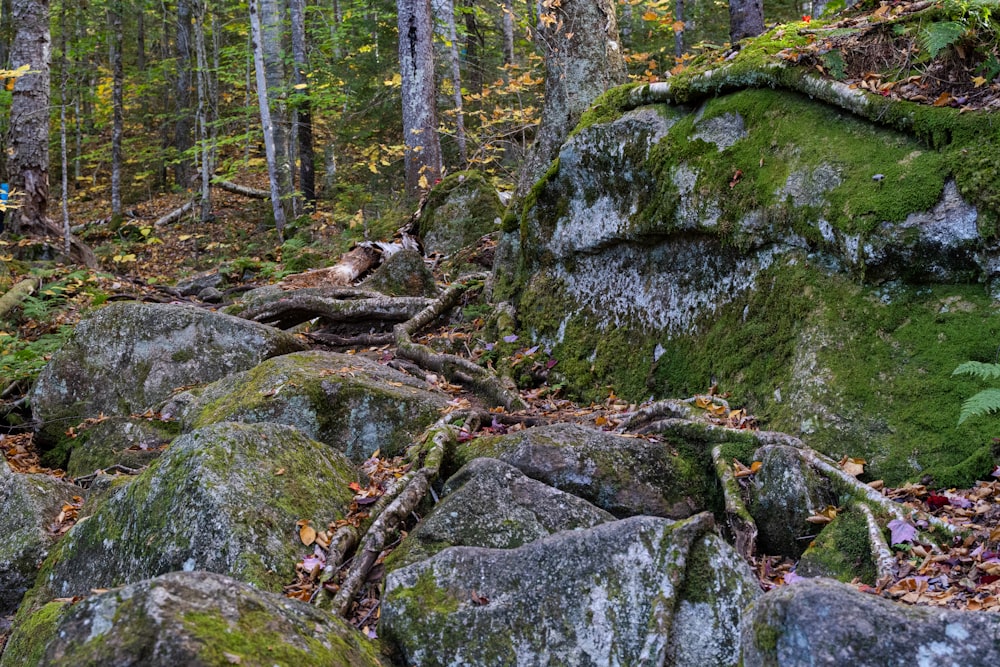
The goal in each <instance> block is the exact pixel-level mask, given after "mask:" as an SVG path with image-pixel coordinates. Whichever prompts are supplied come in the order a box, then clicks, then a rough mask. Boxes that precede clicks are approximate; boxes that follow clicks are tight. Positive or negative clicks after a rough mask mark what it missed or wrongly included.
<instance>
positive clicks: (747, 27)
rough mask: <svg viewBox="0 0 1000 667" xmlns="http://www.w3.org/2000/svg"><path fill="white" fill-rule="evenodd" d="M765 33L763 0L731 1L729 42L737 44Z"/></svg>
mask: <svg viewBox="0 0 1000 667" xmlns="http://www.w3.org/2000/svg"><path fill="white" fill-rule="evenodd" d="M762 32H764V3H763V2H762V0H729V40H730V42H731V43H732V44H733V45H734V46H735V45H736V42H738V41H740V40H741V39H746V38H747V37H756V36H757V35H759V34H761V33H762Z"/></svg>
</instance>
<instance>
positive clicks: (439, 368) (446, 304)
mask: <svg viewBox="0 0 1000 667" xmlns="http://www.w3.org/2000/svg"><path fill="white" fill-rule="evenodd" d="M485 277H486V274H475V275H472V276H466V277H465V278H464V282H459V283H456V284H454V285H452V286H451V287H449V288H448V289H447V290H445V292H444V294H442V295H441V296H439V297H438V298H437V299H435V300H434V301H433V302H431V303H430V304H429V305H428V306H427V307H426V308H424V309H423V310H422V311H420V312H419V313H417V314H416V315H415V316H414V317H413V318H412V319H410V320H408V321H406V322H404V323H402V324H397V325H396V326H395V328H394V329H393V335H394V336H395V339H396V352H397V354H398V355H399V356H401V357H404V358H406V359H409V360H410V361H414V362H416V363H417V364H418V365H419V366H420V367H421V368H424V369H426V370H429V371H434V372H435V373H441V374H443V375H444V376H445V377H446V378H447V379H448V380H449V381H450V382H457V383H460V384H463V385H466V386H468V387H470V388H471V389H472V390H473V391H474V392H475V393H476V394H478V395H480V396H482V397H483V398H485V399H486V400H488V401H490V402H491V403H493V404H494V405H501V406H503V407H504V408H505V409H507V410H523V409H524V408H525V407H526V406H525V404H524V401H522V400H521V397H520V396H518V395H517V392H515V391H514V390H513V389H509V388H507V387H505V386H504V385H503V383H502V382H501V380H500V378H498V377H497V376H496V375H495V374H494V373H492V372H490V371H489V370H487V369H485V368H483V367H482V366H478V365H476V364H475V363H473V362H471V361H469V360H468V359H463V358H462V357H458V356H455V355H453V354H444V353H441V352H436V351H434V350H433V349H431V348H429V347H427V346H426V345H420V344H419V343H414V342H413V340H412V338H411V336H412V335H413V334H415V333H416V332H417V331H419V330H420V329H421V328H423V327H425V326H427V325H428V324H430V323H431V322H433V321H434V320H435V319H437V318H438V317H440V316H441V315H443V314H445V313H447V312H448V311H449V310H451V309H452V308H453V307H455V305H456V304H457V303H458V299H459V297H460V296H461V295H462V294H463V293H464V292H465V291H466V290H467V289H468V288H469V284H468V283H469V282H471V281H473V280H482V279H484V278H485Z"/></svg>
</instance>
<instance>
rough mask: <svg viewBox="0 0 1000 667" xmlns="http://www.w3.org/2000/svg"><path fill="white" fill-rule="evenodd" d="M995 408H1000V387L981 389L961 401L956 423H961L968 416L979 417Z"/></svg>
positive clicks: (993, 410) (995, 409)
mask: <svg viewBox="0 0 1000 667" xmlns="http://www.w3.org/2000/svg"><path fill="white" fill-rule="evenodd" d="M997 410H1000V389H983V390H982V391H981V392H979V393H978V394H976V395H975V396H973V397H972V398H970V399H968V400H966V401H965V402H964V403H962V412H961V413H960V414H959V415H958V423H959V424H961V423H962V422H964V421H965V420H966V419H968V418H969V417H979V416H981V415H987V414H989V413H991V412H996V411H997Z"/></svg>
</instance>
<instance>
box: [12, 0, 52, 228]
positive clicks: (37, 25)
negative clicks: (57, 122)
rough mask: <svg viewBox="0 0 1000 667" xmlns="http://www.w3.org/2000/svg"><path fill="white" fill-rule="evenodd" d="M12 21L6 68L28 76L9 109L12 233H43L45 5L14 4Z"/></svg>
mask: <svg viewBox="0 0 1000 667" xmlns="http://www.w3.org/2000/svg"><path fill="white" fill-rule="evenodd" d="M13 18H14V25H15V27H16V29H17V34H16V35H15V37H14V43H13V45H12V49H11V67H13V68H15V69H16V68H18V67H20V66H21V65H28V66H30V68H31V70H30V71H29V72H28V73H27V74H25V75H24V76H22V77H20V78H19V79H18V80H17V83H15V84H14V92H13V95H12V98H11V105H10V118H11V123H10V140H9V143H8V148H7V150H8V156H7V169H8V174H9V176H10V183H11V186H12V187H13V188H14V189H16V190H17V191H19V192H20V193H21V199H20V200H19V201H18V204H19V208H17V209H15V210H14V211H13V215H11V229H12V230H13V231H15V232H17V231H19V230H22V229H23V230H24V231H25V232H30V231H32V229H33V228H35V229H41V228H43V227H44V225H45V222H46V211H47V208H48V203H49V55H50V54H49V48H50V43H49V2H48V0H24V1H22V2H18V3H16V4H15V6H14V17H13Z"/></svg>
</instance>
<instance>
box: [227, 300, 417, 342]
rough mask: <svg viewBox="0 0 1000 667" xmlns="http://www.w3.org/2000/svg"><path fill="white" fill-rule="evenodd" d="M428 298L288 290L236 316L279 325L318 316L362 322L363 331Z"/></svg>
mask: <svg viewBox="0 0 1000 667" xmlns="http://www.w3.org/2000/svg"><path fill="white" fill-rule="evenodd" d="M430 301H431V300H430V299H427V298H424V297H415V296H400V297H388V296H385V295H382V294H379V295H377V296H374V297H369V298H361V299H339V298H336V297H327V296H321V295H319V294H316V293H315V292H288V293H287V295H286V296H283V297H282V298H281V299H278V300H277V301H271V302H269V303H263V304H260V305H258V306H254V307H252V308H249V309H247V310H245V311H244V312H242V313H240V317H243V318H244V319H248V320H254V321H256V322H265V323H268V324H273V325H274V326H276V327H279V328H281V329H290V328H292V327H294V326H297V325H299V324H302V323H303V322H308V321H309V320H312V319H316V318H321V319H322V320H324V321H327V322H331V323H336V324H344V323H354V324H364V325H365V326H364V328H365V329H366V333H367V332H369V331H370V329H371V328H373V327H374V326H376V325H377V324H385V325H391V324H394V323H396V322H405V321H406V320H408V319H410V318H412V317H413V316H414V315H416V314H418V313H419V312H420V311H421V310H422V309H423V308H426V307H427V305H428V303H429V302H430Z"/></svg>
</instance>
